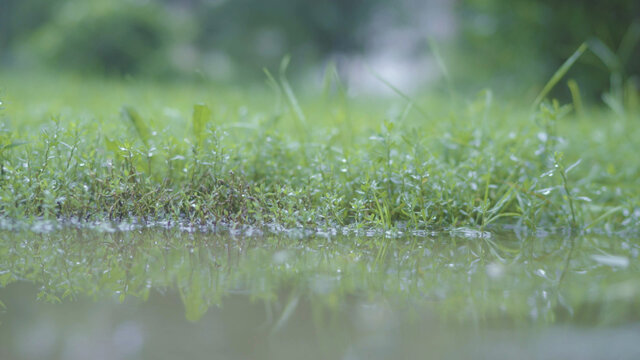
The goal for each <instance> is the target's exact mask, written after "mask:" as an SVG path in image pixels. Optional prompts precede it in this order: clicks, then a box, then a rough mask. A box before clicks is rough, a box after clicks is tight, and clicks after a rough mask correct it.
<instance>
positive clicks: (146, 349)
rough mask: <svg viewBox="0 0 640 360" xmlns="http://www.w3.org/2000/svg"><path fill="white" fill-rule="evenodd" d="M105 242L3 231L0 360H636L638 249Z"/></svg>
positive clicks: (444, 242)
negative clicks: (426, 359) (468, 359)
mask: <svg viewBox="0 0 640 360" xmlns="http://www.w3.org/2000/svg"><path fill="white" fill-rule="evenodd" d="M116 229H117V227H109V229H108V231H105V227H100V228H98V229H78V228H65V229H58V230H53V229H48V230H49V231H46V232H44V233H43V232H33V231H22V230H20V231H11V232H9V231H3V232H0V301H2V302H3V304H4V305H5V307H6V309H4V310H2V313H1V314H0V322H1V323H2V324H1V325H0V359H44V358H46V359H86V358H92V359H176V358H196V359H197V358H207V359H209V358H216V359H300V358H305V359H332V358H333V359H388V358H398V357H401V358H402V357H404V358H451V359H457V358H486V359H496V358H498V359H500V358H502V359H512V358H519V359H554V358H558V359H610V358H618V359H637V358H640V342H638V341H637V340H638V339H640V296H639V295H640V277H639V276H638V265H639V262H638V253H639V252H640V241H639V240H638V239H621V238H616V237H610V236H586V237H585V236H582V237H573V238H569V237H562V236H551V235H547V236H544V237H540V236H538V237H523V236H517V235H518V234H514V233H505V234H501V235H496V234H493V235H492V236H486V234H478V233H475V232H471V231H464V230H461V231H455V232H453V233H450V234H443V235H433V234H421V235H422V236H401V237H384V236H382V235H380V234H375V235H373V236H338V235H331V234H327V233H323V234H320V235H305V234H304V233H299V234H288V235H282V234H279V235H265V234H258V235H256V234H255V233H254V234H252V235H251V236H246V235H242V236H241V235H236V236H233V235H232V234H230V233H221V234H204V233H193V232H191V233H189V232H184V231H182V232H181V231H177V230H158V229H134V230H126V231H118V230H116ZM539 235H540V234H539Z"/></svg>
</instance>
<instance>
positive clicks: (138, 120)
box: [122, 106, 151, 145]
mask: <svg viewBox="0 0 640 360" xmlns="http://www.w3.org/2000/svg"><path fill="white" fill-rule="evenodd" d="M122 116H123V117H124V118H125V119H127V120H129V122H131V124H133V127H134V128H135V129H136V132H137V133H138V136H139V137H140V139H141V140H142V142H144V144H145V145H149V140H150V139H151V130H149V127H147V124H145V122H144V120H143V119H142V116H140V114H138V112H137V111H136V110H135V109H134V108H133V107H131V106H123V107H122Z"/></svg>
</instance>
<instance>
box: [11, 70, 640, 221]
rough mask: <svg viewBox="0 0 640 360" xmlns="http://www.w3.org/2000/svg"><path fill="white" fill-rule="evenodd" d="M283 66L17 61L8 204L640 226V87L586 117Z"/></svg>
mask: <svg viewBox="0 0 640 360" xmlns="http://www.w3.org/2000/svg"><path fill="white" fill-rule="evenodd" d="M285 69H286V63H283V68H282V69H281V71H280V74H279V76H278V77H274V76H271V75H269V82H268V84H267V85H264V86H251V87H247V88H242V87H237V88H216V87H214V86H211V85H207V84H187V83H178V84H175V83H174V84H162V83H149V82H137V81H134V80H126V79H125V80H100V79H85V78H74V77H72V76H67V75H58V76H52V75H48V76H37V75H27V74H8V73H7V74H2V76H1V78H2V79H3V82H2V83H1V84H0V101H2V103H3V105H2V109H1V110H0V162H1V163H2V175H1V177H0V216H1V217H2V218H4V219H5V220H7V219H9V220H10V219H13V220H24V219H36V218H44V219H60V220H74V221H77V220H80V221H95V220H105V219H110V220H132V219H136V220H137V221H172V222H173V221H178V222H186V223H202V224H212V225H213V224H224V225H230V226H237V225H241V224H249V225H255V226H264V225H269V226H274V225H275V226H279V227H284V228H300V227H304V228H313V229H317V228H320V229H323V228H342V229H347V230H353V231H356V230H364V229H378V230H382V229H385V230H390V229H395V230H398V229H400V230H402V229H410V230H420V229H429V230H447V229H456V228H472V229H479V230H483V231H484V230H485V229H489V230H491V229H497V228H501V227H504V226H516V227H518V228H521V229H525V230H529V231H532V232H534V231H537V230H540V229H545V230H549V229H561V230H563V229H564V230H566V231H589V232H594V231H595V232H620V231H623V232H634V233H637V231H638V230H639V228H640V227H639V224H640V193H639V190H638V189H640V162H638V161H637V149H640V140H638V139H640V127H639V126H638V121H640V118H639V115H640V112H639V110H638V108H637V104H638V103H639V101H638V93H637V91H634V90H633V88H632V87H627V88H626V90H625V91H626V92H625V94H624V99H618V100H616V101H617V102H616V104H618V105H617V106H613V107H611V109H612V110H609V109H608V108H605V107H589V106H588V104H582V100H580V104H579V108H580V113H579V115H580V116H577V115H576V114H575V113H574V111H573V109H572V108H571V107H570V106H569V105H561V104H559V103H558V102H548V101H542V99H541V98H539V99H536V100H535V103H536V104H538V103H540V105H539V106H537V107H536V108H535V110H533V111H532V110H530V104H531V103H532V102H533V99H526V98H525V99H516V100H514V99H496V97H495V96H493V95H492V93H491V92H490V91H483V92H481V93H479V94H477V95H476V96H467V97H463V96H461V95H459V94H458V95H457V96H456V99H453V98H452V97H451V96H450V95H449V94H422V95H418V96H412V97H408V96H407V95H405V94H404V93H402V92H400V94H402V96H398V97H396V98H389V99H380V98H371V97H352V96H349V95H347V92H346V91H345V89H344V87H343V84H341V83H340V81H339V79H338V78H337V76H334V75H331V76H330V77H329V78H328V79H325V84H326V86H325V89H324V90H323V89H319V90H318V91H314V90H305V91H300V92H297V91H296V88H298V86H295V85H292V84H290V83H289V82H288V81H287V80H286V77H285ZM565 72H566V71H565ZM554 80H555V82H554V84H552V85H555V84H556V83H558V81H559V79H555V77H554ZM556 86H560V85H556ZM576 86H577V85H575V84H573V85H572V87H573V90H572V92H573V93H574V95H575V94H576V89H577V87H576ZM548 90H549V89H547V88H546V87H545V89H544V91H543V94H542V96H544V94H546V93H547V92H548ZM576 96H577V95H576ZM575 98H576V97H575V96H574V99H575ZM418 109H419V110H418ZM620 109H622V110H623V111H620ZM578 161H579V163H578ZM572 164H577V166H575V167H574V166H573V165H572Z"/></svg>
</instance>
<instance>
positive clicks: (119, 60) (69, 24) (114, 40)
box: [28, 0, 171, 74]
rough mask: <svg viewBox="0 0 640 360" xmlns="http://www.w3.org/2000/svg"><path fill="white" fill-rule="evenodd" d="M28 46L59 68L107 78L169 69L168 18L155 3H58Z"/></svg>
mask: <svg viewBox="0 0 640 360" xmlns="http://www.w3.org/2000/svg"><path fill="white" fill-rule="evenodd" d="M61 5H62V6H61V8H60V9H59V10H58V11H57V12H54V15H53V17H52V19H51V20H50V21H49V22H47V23H46V24H44V25H43V26H42V27H40V28H39V29H38V30H37V31H36V32H35V33H34V35H33V37H32V40H31V42H30V44H29V45H28V46H31V48H32V49H33V51H34V52H35V53H36V54H38V55H39V56H40V57H41V58H44V59H47V60H48V61H50V62H51V63H52V64H54V65H55V66H57V67H59V68H66V69H69V70H73V71H79V72H97V73H107V74H135V73H156V74H157V73H162V72H163V71H166V68H167V66H168V61H167V57H168V55H169V54H168V47H169V43H170V41H171V39H170V28H169V27H168V26H167V25H168V24H169V21H168V20H169V15H168V14H167V13H166V12H165V9H164V8H163V7H161V6H159V5H158V4H156V3H155V2H147V3H145V4H142V3H141V4H137V3H132V2H127V1H120V0H116V1H113V2H111V1H109V2H102V1H75V0H68V1H64V2H62V3H61Z"/></svg>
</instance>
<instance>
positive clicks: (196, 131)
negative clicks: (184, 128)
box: [191, 104, 211, 144]
mask: <svg viewBox="0 0 640 360" xmlns="http://www.w3.org/2000/svg"><path fill="white" fill-rule="evenodd" d="M210 119H211V109H209V107H208V106H207V105H204V104H196V105H194V106H193V116H192V118H191V120H192V123H193V135H194V137H195V139H196V141H197V143H198V144H201V143H202V141H203V140H204V135H205V134H204V131H205V126H206V124H207V122H208V121H209V120H210Z"/></svg>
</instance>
